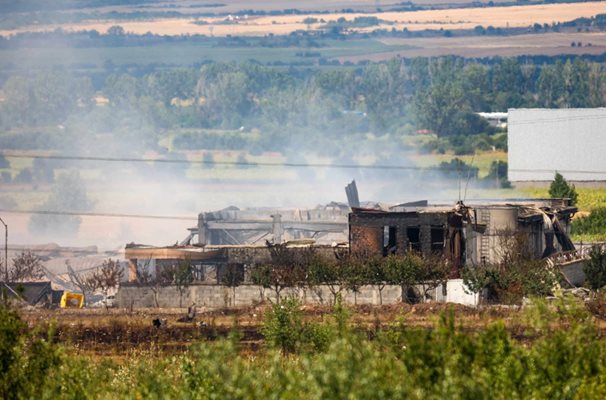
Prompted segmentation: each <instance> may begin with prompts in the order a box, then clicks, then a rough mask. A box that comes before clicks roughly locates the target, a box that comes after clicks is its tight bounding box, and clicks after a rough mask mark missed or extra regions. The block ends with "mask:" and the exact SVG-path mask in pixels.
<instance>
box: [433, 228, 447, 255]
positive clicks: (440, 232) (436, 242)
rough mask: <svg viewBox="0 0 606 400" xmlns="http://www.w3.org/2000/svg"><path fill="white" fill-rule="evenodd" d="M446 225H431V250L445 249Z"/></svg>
mask: <svg viewBox="0 0 606 400" xmlns="http://www.w3.org/2000/svg"><path fill="white" fill-rule="evenodd" d="M444 232H445V230H444V227H442V226H432V227H431V251H432V252H434V251H443V250H444Z"/></svg>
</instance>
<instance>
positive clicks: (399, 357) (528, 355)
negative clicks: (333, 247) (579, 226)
mask: <svg viewBox="0 0 606 400" xmlns="http://www.w3.org/2000/svg"><path fill="white" fill-rule="evenodd" d="M299 310H300V309H299V305H298V304H297V303H296V302H290V303H288V302H287V303H284V305H283V306H278V305H276V306H274V307H273V310H272V311H271V312H270V313H269V315H268V317H267V329H266V330H265V333H266V335H269V336H270V337H272V340H270V341H268V342H267V348H263V349H261V350H259V351H257V352H254V353H243V352H242V351H241V349H239V340H238V339H239V338H238V334H237V330H235V331H234V333H233V334H232V336H231V338H230V339H229V340H219V341H218V342H202V343H198V344H195V345H193V346H192V347H191V348H190V349H189V350H187V351H185V352H184V353H183V354H180V355H175V356H170V357H167V356H158V355H154V354H153V353H135V354H132V355H131V356H130V357H129V358H128V359H127V360H125V362H123V363H116V362H113V361H109V360H106V361H102V362H99V361H98V360H95V361H93V360H90V359H88V358H84V357H78V356H72V355H69V354H68V353H69V348H62V347H60V346H58V345H55V344H52V341H51V340H45V339H40V337H45V338H46V337H48V338H50V337H51V336H52V334H51V333H49V335H48V336H47V335H40V334H36V333H34V332H27V327H26V324H25V323H24V322H23V321H22V320H21V319H20V317H19V315H18V314H17V313H16V312H15V311H13V310H10V309H8V308H6V307H5V306H0V317H1V318H0V356H1V357H0V360H2V362H1V363H0V397H2V398H4V399H22V398H33V397H35V398H38V399H50V398H62V399H72V398H73V399H76V398H77V399H87V398H91V399H93V398H106V399H114V398H120V399H122V398H133V399H137V398H169V399H170V398H175V399H183V398H195V399H270V398H271V399H343V398H351V399H401V398H412V399H424V400H425V399H445V398H448V399H471V398H473V399H527V398H533V399H562V398H568V399H573V398H578V399H603V398H605V397H606V357H605V356H606V353H605V350H606V348H605V345H604V341H603V340H601V339H599V337H598V330H597V327H596V323H595V321H594V320H593V318H592V317H591V316H590V314H589V313H588V312H587V310H586V309H585V308H584V306H583V305H580V304H578V303H573V302H565V301H561V300H560V301H557V302H555V303H554V304H551V305H547V304H545V303H542V302H536V303H534V305H531V306H528V307H527V308H526V309H525V311H524V312H523V315H521V320H520V322H522V321H524V322H523V323H524V326H526V327H527V328H526V329H525V330H524V331H523V332H519V334H518V335H517V336H518V337H525V338H527V340H526V341H525V342H518V341H516V340H514V339H513V338H512V334H511V333H510V332H509V331H508V330H507V329H506V328H505V326H504V324H503V323H502V322H495V323H492V324H490V325H489V326H487V327H485V328H480V329H479V330H478V331H477V332H475V333H470V332H468V331H464V330H463V329H461V328H459V327H457V322H456V319H455V317H454V312H453V311H451V312H448V313H445V314H444V315H442V316H441V317H440V318H439V320H438V321H436V322H435V323H434V324H433V326H432V328H431V329H426V328H414V327H408V326H406V325H405V324H403V323H398V324H395V325H393V326H391V327H390V328H389V329H387V330H383V331H378V332H375V333H374V334H373V335H371V336H373V337H374V339H373V340H369V339H368V338H367V336H366V335H362V334H359V333H356V329H355V328H354V327H352V325H351V324H350V322H349V320H348V317H347V311H346V310H344V309H342V308H340V307H337V308H336V309H335V312H334V313H333V316H332V318H331V319H330V321H327V322H320V323H318V324H317V326H315V327H314V328H313V329H310V326H309V324H308V323H305V322H302V320H301V318H300V315H299V314H300V311H299ZM564 327H565V329H564ZM319 328H321V329H319ZM268 330H269V331H268ZM303 331H305V332H316V335H317V337H316V339H317V340H315V341H308V342H307V343H311V344H313V343H316V344H318V345H311V346H308V345H305V343H303V338H305V337H307V336H304V335H302V332H303ZM272 335H273V336H272ZM528 340H531V342H528Z"/></svg>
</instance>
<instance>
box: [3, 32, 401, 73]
mask: <svg viewBox="0 0 606 400" xmlns="http://www.w3.org/2000/svg"><path fill="white" fill-rule="evenodd" d="M321 44H322V47H319V48H313V47H312V48H300V47H275V48H274V47H217V43H215V42H214V41H213V40H211V39H209V40H208V42H203V43H187V42H186V43H174V44H158V45H155V46H137V47H95V48H72V47H69V48H68V47H61V46H57V47H43V48H22V49H1V50H0V69H37V68H40V69H43V68H48V67H53V66H71V67H74V68H76V69H97V68H102V67H103V65H104V63H106V62H107V61H111V62H112V63H113V64H114V65H117V66H120V65H149V64H157V65H164V66H169V67H175V66H180V67H185V66H191V65H193V64H196V63H203V62H208V61H216V62H230V61H237V62H243V61H250V60H256V61H258V62H261V63H263V64H272V63H276V62H279V63H282V64H293V63H295V64H296V63H303V64H308V65H317V64H318V59H319V58H321V57H323V58H327V59H331V58H336V57H341V56H358V55H364V54H373V53H382V52H387V51H397V50H401V49H407V48H410V46H409V45H386V44H384V43H381V42H380V41H378V40H373V39H356V40H346V41H338V40H322V41H321ZM306 51H308V52H314V53H315V52H319V53H320V56H314V57H302V56H297V53H304V52H306Z"/></svg>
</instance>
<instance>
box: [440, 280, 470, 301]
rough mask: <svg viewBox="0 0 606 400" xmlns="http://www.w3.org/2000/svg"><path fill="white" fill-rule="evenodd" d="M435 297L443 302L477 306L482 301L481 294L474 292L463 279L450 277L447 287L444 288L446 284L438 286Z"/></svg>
mask: <svg viewBox="0 0 606 400" xmlns="http://www.w3.org/2000/svg"><path fill="white" fill-rule="evenodd" d="M444 289H446V290H444ZM435 299H436V301H438V302H441V303H456V304H463V305H466V306H473V307H475V306H477V305H478V304H479V302H480V295H479V294H478V293H472V292H471V290H469V289H468V288H467V287H466V286H465V284H464V283H463V279H449V280H448V281H447V282H446V288H444V285H440V286H438V287H437V288H436V295H435Z"/></svg>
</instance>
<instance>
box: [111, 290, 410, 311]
mask: <svg viewBox="0 0 606 400" xmlns="http://www.w3.org/2000/svg"><path fill="white" fill-rule="evenodd" d="M287 296H294V297H297V298H298V299H300V300H301V301H302V302H303V303H306V304H332V302H333V298H334V296H333V294H332V293H331V291H330V288H329V287H328V286H320V287H318V288H314V289H313V290H310V289H301V288H286V289H284V290H282V292H281V293H280V297H281V298H285V297H287ZM341 296H342V298H343V300H344V302H346V303H348V304H381V298H382V303H383V304H394V303H398V302H400V301H401V299H402V290H401V288H400V287H399V286H385V288H384V289H383V290H382V292H381V295H380V294H379V290H378V289H377V288H376V287H375V286H363V287H362V288H360V290H359V292H357V293H354V292H351V291H343V292H341ZM264 300H271V301H275V300H276V293H275V292H274V291H273V290H272V289H266V288H263V287H261V286H256V285H241V286H238V287H235V288H230V287H227V286H221V285H213V284H201V285H192V286H189V287H188V288H186V289H185V290H183V293H182V294H180V293H179V290H177V288H176V287H175V286H164V287H161V288H158V289H155V288H150V287H137V286H122V287H120V289H119V290H118V293H117V294H116V303H117V305H118V307H133V308H144V307H156V306H158V307H161V308H176V307H180V306H181V307H187V306H189V305H191V303H194V302H195V303H196V305H197V306H200V307H209V308H221V307H232V306H247V305H252V304H255V303H260V302H262V301H264ZM180 304H181V305H180Z"/></svg>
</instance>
